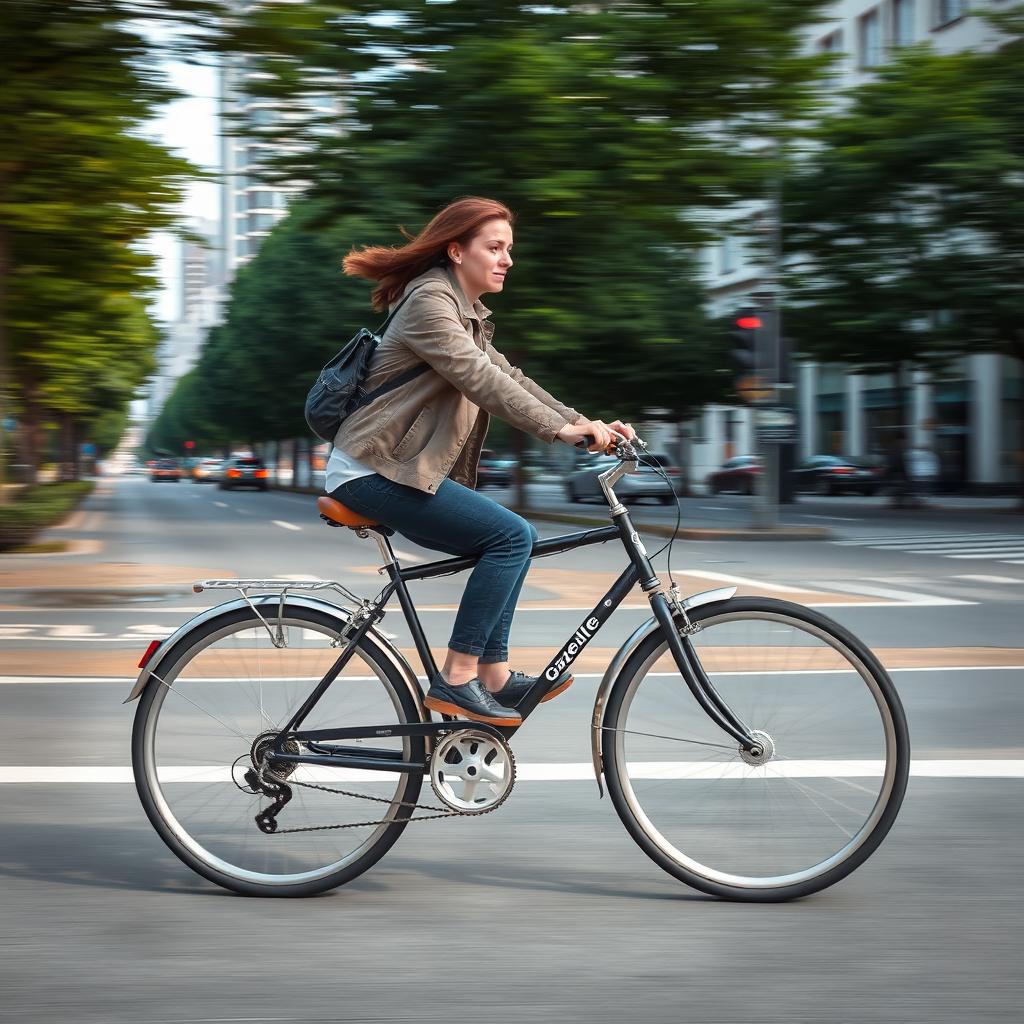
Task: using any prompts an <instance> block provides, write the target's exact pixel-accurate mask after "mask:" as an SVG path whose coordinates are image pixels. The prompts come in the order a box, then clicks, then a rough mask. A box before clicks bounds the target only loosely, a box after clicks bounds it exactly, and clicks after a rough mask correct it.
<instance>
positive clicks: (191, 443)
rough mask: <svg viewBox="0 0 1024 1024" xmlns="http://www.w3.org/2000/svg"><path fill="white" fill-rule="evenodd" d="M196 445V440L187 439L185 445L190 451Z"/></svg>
mask: <svg viewBox="0 0 1024 1024" xmlns="http://www.w3.org/2000/svg"><path fill="white" fill-rule="evenodd" d="M195 446H196V443H195V441H186V442H185V447H186V448H187V449H188V450H189V451H191V450H192V449H193V448H195Z"/></svg>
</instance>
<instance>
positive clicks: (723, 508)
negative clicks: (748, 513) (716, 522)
mask: <svg viewBox="0 0 1024 1024" xmlns="http://www.w3.org/2000/svg"><path fill="white" fill-rule="evenodd" d="M697 507H698V508H700V509H701V510H702V511H704V512H731V511H732V509H731V508H730V507H729V506H728V505H698V506H697Z"/></svg>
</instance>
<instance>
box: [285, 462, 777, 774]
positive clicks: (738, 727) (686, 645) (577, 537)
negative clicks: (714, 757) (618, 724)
mask: <svg viewBox="0 0 1024 1024" xmlns="http://www.w3.org/2000/svg"><path fill="white" fill-rule="evenodd" d="M627 465H629V464H628V463H620V465H619V466H617V467H615V468H614V469H612V470H609V471H608V472H607V473H605V474H602V476H601V485H602V488H603V489H604V491H605V494H606V496H607V497H608V500H609V505H610V507H611V516H612V520H613V523H614V525H613V526H605V527H600V528H598V529H594V530H584V531H582V532H579V533H570V534H564V535H562V536H559V537H552V538H549V539H548V540H541V541H538V542H537V543H536V544H534V547H533V551H532V553H531V558H540V557H544V556H546V555H554V554H560V553H562V552H564V551H573V550H575V549H576V548H579V547H584V546H587V545H590V544H603V543H606V542H608V541H610V540H616V539H618V540H620V541H622V544H623V547H624V548H625V549H626V552H627V554H628V555H629V562H630V564H629V565H627V566H626V568H625V569H624V570H623V571H622V573H621V574H620V575H619V577H618V579H617V580H616V581H615V582H614V583H613V584H612V586H611V588H610V589H609V590H608V592H607V593H606V594H605V595H604V597H602V598H601V600H600V601H599V602H598V603H597V604H596V605H595V606H594V608H593V610H592V611H591V612H590V613H589V615H587V616H586V617H585V618H584V619H583V621H582V622H581V623H580V625H579V626H578V627H577V629H576V630H575V632H574V633H573V634H572V636H570V637H569V638H568V639H567V640H566V641H565V643H563V644H562V645H561V647H560V648H559V649H558V652H557V653H556V654H555V655H554V656H553V657H552V659H551V660H550V661H549V662H548V664H547V666H546V667H545V669H544V671H543V672H541V674H540V675H539V676H538V679H537V682H536V683H535V684H534V685H533V687H531V689H530V690H529V691H528V692H527V694H526V695H525V696H524V697H523V699H522V700H521V701H520V703H519V704H518V706H517V710H518V711H519V713H520V715H521V716H522V719H523V722H525V721H526V719H527V718H528V717H529V716H530V714H532V712H533V711H534V709H535V708H536V707H537V705H538V704H539V703H540V701H541V699H542V698H543V696H544V694H545V693H546V692H547V690H548V687H549V686H550V683H551V682H552V681H553V680H555V679H557V678H558V676H559V675H560V674H561V673H562V672H563V671H564V670H565V669H567V668H569V667H570V666H571V665H572V664H573V662H574V661H575V660H576V659H577V658H578V657H579V655H580V654H581V652H582V651H583V649H584V648H585V647H586V646H587V645H588V644H589V643H590V641H591V640H592V639H593V638H594V637H595V636H596V635H597V633H598V632H599V631H600V629H601V627H602V626H603V625H604V624H605V622H607V620H608V619H609V618H610V616H611V615H612V613H613V612H614V611H615V609H616V608H617V607H618V606H619V605H620V604H621V603H622V601H623V600H624V599H625V597H626V595H627V594H629V592H630V591H631V590H632V589H633V586H634V585H635V584H636V583H637V581H638V580H639V582H640V586H641V588H642V589H643V591H644V592H645V593H646V594H647V596H648V598H649V600H650V602H651V608H652V610H653V611H654V615H655V618H656V619H657V621H658V624H659V626H660V627H661V631H662V633H663V635H664V636H665V638H666V639H667V641H668V646H669V650H670V651H671V652H672V656H673V659H674V660H675V663H676V665H677V667H678V669H679V671H680V673H681V674H682V676H683V679H684V680H685V681H686V684H687V686H688V688H689V689H690V692H691V693H692V694H693V696H694V698H695V699H696V701H697V703H698V704H699V705H700V707H701V708H702V710H703V711H704V712H705V714H707V715H708V717H709V718H710V719H711V720H712V721H713V722H714V723H715V724H716V725H717V726H718V727H719V728H720V729H722V730H723V731H724V732H726V733H727V734H728V735H730V736H731V737H732V738H733V739H735V740H736V741H737V742H738V743H739V744H740V746H741V747H742V748H743V749H744V750H748V751H752V752H754V753H759V752H760V747H759V746H758V743H757V741H756V740H754V739H753V738H752V737H751V736H750V734H749V730H748V729H747V727H746V726H745V725H744V724H743V723H742V722H741V721H740V720H739V718H738V717H737V716H736V715H735V714H734V712H733V711H732V710H731V709H730V708H729V706H728V705H727V704H726V703H725V701H724V700H723V699H722V698H721V696H720V695H719V694H718V692H717V691H716V690H715V688H714V686H713V685H712V683H711V680H710V679H709V678H708V676H707V674H706V673H705V672H704V670H703V667H702V666H701V664H700V659H699V657H698V656H697V652H696V650H695V649H694V647H693V644H692V643H691V642H690V639H689V636H687V635H686V634H685V633H684V634H683V635H680V630H679V626H678V624H677V623H676V621H675V616H676V615H678V614H681V615H682V617H683V622H684V624H688V619H686V616H685V611H683V610H682V608H681V606H680V605H679V604H678V602H676V601H674V600H670V599H669V598H668V597H666V595H665V593H664V592H663V590H662V587H661V581H660V580H659V579H658V576H657V574H656V573H655V572H654V569H653V567H652V566H651V563H650V559H649V558H648V555H647V550H646V549H645V548H644V545H643V542H642V541H641V540H640V537H639V536H638V534H637V532H636V530H635V528H634V526H633V523H632V521H631V520H630V517H629V512H628V510H627V509H626V507H625V506H624V505H622V504H621V503H620V502H619V501H618V499H617V498H616V497H615V493H614V491H613V489H612V486H613V484H614V483H615V482H616V481H617V480H618V479H619V477H621V476H622V475H623V473H625V472H627V471H629V470H628V469H625V468H623V467H624V466H627ZM632 467H633V468H635V467H636V462H635V461H633V462H632ZM357 532H358V534H359V535H360V536H363V537H366V536H369V534H370V533H371V532H372V533H373V534H374V539H375V540H376V541H377V544H378V546H379V547H380V551H381V556H382V558H383V559H384V565H383V566H382V567H381V569H380V570H379V571H380V572H382V573H384V572H386V573H387V574H388V576H389V578H390V582H389V583H388V584H387V586H386V587H385V588H384V590H383V591H382V592H381V594H380V595H379V596H378V598H377V599H376V601H374V602H372V603H367V604H364V606H363V608H362V609H361V611H360V612H359V613H357V618H358V619H359V623H358V625H357V626H356V627H355V629H354V630H349V629H346V630H345V633H346V634H347V635H346V636H345V637H344V639H345V641H346V646H345V650H344V651H343V652H342V653H341V655H340V656H339V658H338V659H337V661H336V662H335V663H334V665H332V666H331V668H330V669H329V670H328V672H327V673H326V674H325V675H324V677H323V679H321V680H320V682H319V683H318V684H317V685H316V687H315V688H314V689H313V691H312V693H310V695H309V696H308V697H307V698H306V700H305V701H304V702H303V704H302V706H301V707H300V708H299V709H298V710H297V711H296V712H295V714H294V715H293V716H292V717H291V719H290V720H289V721H288V723H287V724H286V725H285V727H284V728H283V729H282V731H281V733H280V734H279V736H278V738H277V741H276V742H275V744H274V758H275V759H280V760H282V761H289V762H293V763H297V764H319V765H329V766H334V767H349V768H370V769H374V770H377V771H399V772H409V771H423V770H424V769H425V767H426V766H425V765H424V764H423V763H422V762H412V761H405V760H402V759H398V758H396V757H395V752H394V751H391V750H383V749H367V748H363V747H354V746H339V745H334V744H331V743H330V742H329V741H331V740H344V739H372V738H374V737H380V736H389V737H399V736H443V735H446V734H448V733H451V732H453V731H455V730H456V729H463V728H467V727H470V728H474V729H480V730H483V731H485V732H491V733H497V734H501V735H503V736H504V737H506V738H508V737H511V736H512V735H514V733H515V732H516V731H517V729H519V728H520V727H521V726H492V725H488V724H485V723H481V722H470V723H463V722H461V721H458V722H457V724H453V720H452V719H450V718H449V717H448V716H444V720H442V721H441V722H437V723H434V722H421V723H414V724H407V725H399V724H393V725H376V726H365V727H352V728H342V729H318V730H314V731H309V732H301V731H299V727H300V726H301V724H302V722H303V721H304V720H305V719H306V718H307V716H308V715H309V713H310V712H311V711H312V710H313V708H314V707H315V706H316V704H317V702H318V701H319V700H320V698H321V696H323V694H324V693H325V692H326V690H327V688H328V687H329V686H330V685H331V684H332V683H333V682H334V680H335V679H336V678H337V677H338V675H339V674H340V673H341V671H342V669H343V668H344V667H345V665H346V664H347V662H348V661H349V659H350V658H351V657H352V655H353V654H354V652H355V650H356V647H357V645H358V643H359V641H360V640H361V639H362V637H363V636H364V635H365V634H366V632H367V631H368V630H369V629H370V627H371V626H372V625H373V624H374V623H375V622H379V621H380V620H381V619H382V618H383V617H384V614H385V613H384V611H383V609H384V607H385V606H386V605H387V603H388V601H389V600H390V599H391V597H392V595H397V596H398V601H399V604H400V606H401V609H402V614H403V616H404V617H405V621H406V623H407V624H408V626H409V630H410V632H411V634H412V638H413V643H414V644H415V645H416V650H417V653H418V654H419V658H420V661H421V662H422V664H423V669H424V672H425V674H426V677H427V679H428V680H429V679H432V678H433V677H434V676H435V675H436V674H437V664H436V662H435V661H434V656H433V653H432V652H431V650H430V645H429V644H428V642H427V637H426V634H425V633H424V631H423V627H422V625H421V624H420V620H419V617H418V615H417V614H416V609H415V607H414V605H413V602H412V598H411V596H410V594H409V590H408V588H407V586H406V584H407V583H409V582H411V581H413V580H423V579H432V578H434V577H437V576H446V575H450V574H452V573H455V572H461V571H463V570H465V569H470V568H472V567H473V566H474V565H476V563H477V562H478V561H479V557H478V556H459V557H455V558H446V559H442V560H439V561H436V562H429V563H427V564H424V565H417V566H412V567H408V568H403V567H401V566H400V565H399V564H398V562H397V560H396V559H395V554H394V551H393V550H392V547H391V543H390V541H389V540H388V536H389V535H390V533H391V532H392V531H390V530H386V529H384V530H381V529H378V528H376V527H363V528H360V529H359V530H358V531H357ZM353 621H355V619H353ZM289 739H293V740H297V741H299V742H302V743H305V744H307V746H309V748H310V749H311V750H314V751H315V753H313V754H292V753H289V752H287V751H285V750H283V749H282V748H283V745H284V743H285V741H286V740H289Z"/></svg>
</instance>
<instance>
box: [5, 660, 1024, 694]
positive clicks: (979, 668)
mask: <svg viewBox="0 0 1024 1024" xmlns="http://www.w3.org/2000/svg"><path fill="white" fill-rule="evenodd" d="M886 671H887V672H888V673H889V675H896V674H898V673H901V672H935V673H940V672H1024V659H1022V661H1021V664H1019V665H900V666H893V667H891V668H888V669H886ZM849 672H850V670H849V669H841V668H839V669H788V670H787V669H763V670H759V671H750V672H740V671H717V672H715V675H716V676H758V677H760V676H797V675H805V676H828V675H844V674H849ZM648 675H650V676H651V677H652V678H663V679H670V678H672V679H678V678H679V674H678V673H677V672H650V673H648ZM602 677H603V674H602V673H600V672H574V673H573V678H574V679H575V680H577V682H579V681H580V680H583V679H601V678H602ZM317 678H318V679H319V676H318V677H317ZM344 678H345V680H346V681H349V682H364V683H370V682H374V681H375V680H376V678H377V677H376V676H345V677H344ZM136 679H137V676H24V675H21V676H0V686H39V685H49V686H53V685H62V684H75V685H78V684H82V683H105V684H114V685H117V686H126V687H130V686H132V685H133V684H134V683H135V680H136ZM227 681H229V679H228V677H217V676H210V677H198V678H195V679H191V680H190V682H201V683H223V682H227ZM287 681H288V682H312V681H313V680H312V677H304V676H295V677H291V676H289V677H288V679H287ZM419 682H420V686H421V687H424V688H425V687H426V684H427V680H426V679H425V678H424V677H422V676H420V677H419Z"/></svg>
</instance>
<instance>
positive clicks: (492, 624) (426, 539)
mask: <svg viewBox="0 0 1024 1024" xmlns="http://www.w3.org/2000/svg"><path fill="white" fill-rule="evenodd" d="M331 497H332V498H335V499H337V500H338V501H340V502H341V503H342V504H343V505H345V506H347V507H348V508H350V509H352V511H353V512H358V513H359V514H360V515H363V516H366V517H367V518H369V519H374V520H376V521H377V522H380V523H383V524H384V525H385V526H390V527H391V528H392V529H393V530H394V531H395V532H396V533H400V534H401V535H402V536H403V537H406V538H408V539H409V540H411V541H412V542H413V543H414V544H420V545H422V546H423V547H425V548H434V549H436V550H437V551H443V552H445V553H446V554H449V555H479V556H480V561H479V562H478V563H477V564H476V565H475V566H474V568H473V572H472V573H471V574H470V577H469V581H468V582H467V584H466V589H465V591H464V592H463V595H462V601H461V602H460V604H459V611H458V614H457V615H456V616H455V625H454V627H453V628H452V635H451V639H450V640H449V641H448V646H449V647H450V648H451V649H452V650H453V651H459V652H461V653H463V654H473V655H477V656H479V658H480V661H482V662H484V663H493V662H500V661H508V633H509V629H510V628H511V626H512V616H513V614H514V613H515V610H516V602H517V601H518V600H519V592H520V591H521V590H522V589H523V581H524V580H525V579H526V574H527V572H529V569H530V553H531V552H532V551H533V545H534V542H535V541H536V540H537V538H538V536H539V535H538V533H537V531H536V530H535V529H534V527H533V526H532V525H531V524H530V523H528V522H527V521H526V520H525V519H523V518H522V517H521V516H517V515H516V514H515V513H514V512H510V511H509V510H508V509H507V508H504V507H503V506H501V505H499V504H498V503H497V502H496V501H491V499H490V498H485V497H484V496H483V495H482V494H478V493H477V492H476V491H471V490H470V489H469V488H468V487H463V486H462V484H457V483H455V482H454V481H453V480H444V481H443V482H442V483H441V485H440V487H438V489H437V492H436V493H435V494H427V493H426V492H425V491H419V490H417V489H416V488H415V487H406V486H405V485H404V484H396V483H394V482H393V481H391V480H388V479H387V478H386V477H383V476H381V475H380V474H378V473H374V474H373V475H372V476H362V477H358V478H357V479H355V480H349V481H348V482H347V483H344V484H342V485H341V486H340V487H338V488H337V489H336V490H335V491H334V492H333V493H332V494H331Z"/></svg>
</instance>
